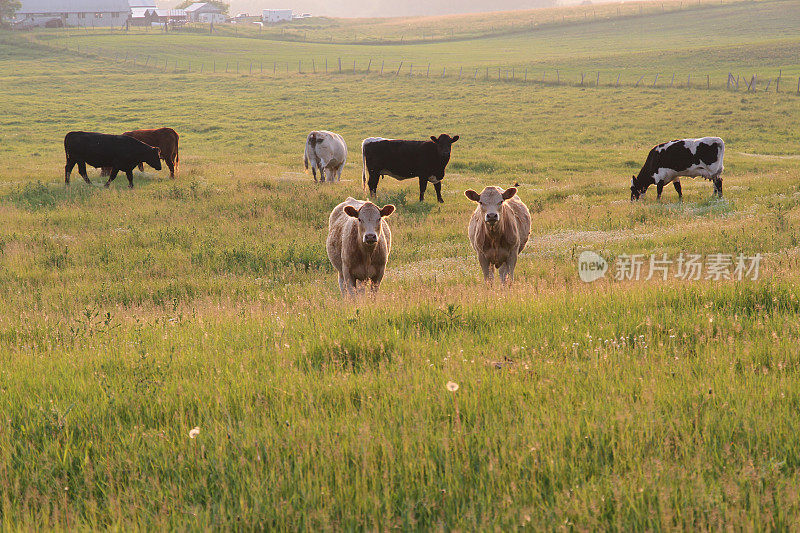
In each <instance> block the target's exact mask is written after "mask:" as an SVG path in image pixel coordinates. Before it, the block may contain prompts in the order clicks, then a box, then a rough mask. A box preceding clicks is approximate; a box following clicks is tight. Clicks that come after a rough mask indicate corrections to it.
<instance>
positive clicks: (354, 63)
mask: <svg viewBox="0 0 800 533" xmlns="http://www.w3.org/2000/svg"><path fill="white" fill-rule="evenodd" d="M355 73H356V60H355V59H354V60H353V74H355Z"/></svg>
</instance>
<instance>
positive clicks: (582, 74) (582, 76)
mask: <svg viewBox="0 0 800 533" xmlns="http://www.w3.org/2000/svg"><path fill="white" fill-rule="evenodd" d="M584 76H586V75H585V74H584V73H583V72H581V87H583V78H584Z"/></svg>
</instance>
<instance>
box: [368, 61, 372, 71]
mask: <svg viewBox="0 0 800 533" xmlns="http://www.w3.org/2000/svg"><path fill="white" fill-rule="evenodd" d="M371 66H372V58H369V63H367V74H369V69H370V67H371Z"/></svg>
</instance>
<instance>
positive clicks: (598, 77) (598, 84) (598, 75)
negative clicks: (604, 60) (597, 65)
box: [594, 70, 600, 87]
mask: <svg viewBox="0 0 800 533" xmlns="http://www.w3.org/2000/svg"><path fill="white" fill-rule="evenodd" d="M594 86H595V87H600V71H599V70H598V71H597V80H596V81H595V82H594Z"/></svg>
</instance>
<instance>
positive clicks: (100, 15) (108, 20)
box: [16, 0, 131, 27]
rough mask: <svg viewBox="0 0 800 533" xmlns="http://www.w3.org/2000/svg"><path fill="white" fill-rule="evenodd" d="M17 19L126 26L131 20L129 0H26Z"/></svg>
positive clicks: (27, 23) (29, 22)
mask: <svg viewBox="0 0 800 533" xmlns="http://www.w3.org/2000/svg"><path fill="white" fill-rule="evenodd" d="M21 3H22V7H21V8H20V9H19V10H18V11H17V15H16V23H17V24H19V25H21V26H28V27H35V26H47V27H62V26H85V27H102V26H105V27H109V26H111V27H122V26H125V25H126V24H127V23H128V20H129V18H130V16H131V7H130V4H129V3H128V0H22V2H21Z"/></svg>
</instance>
